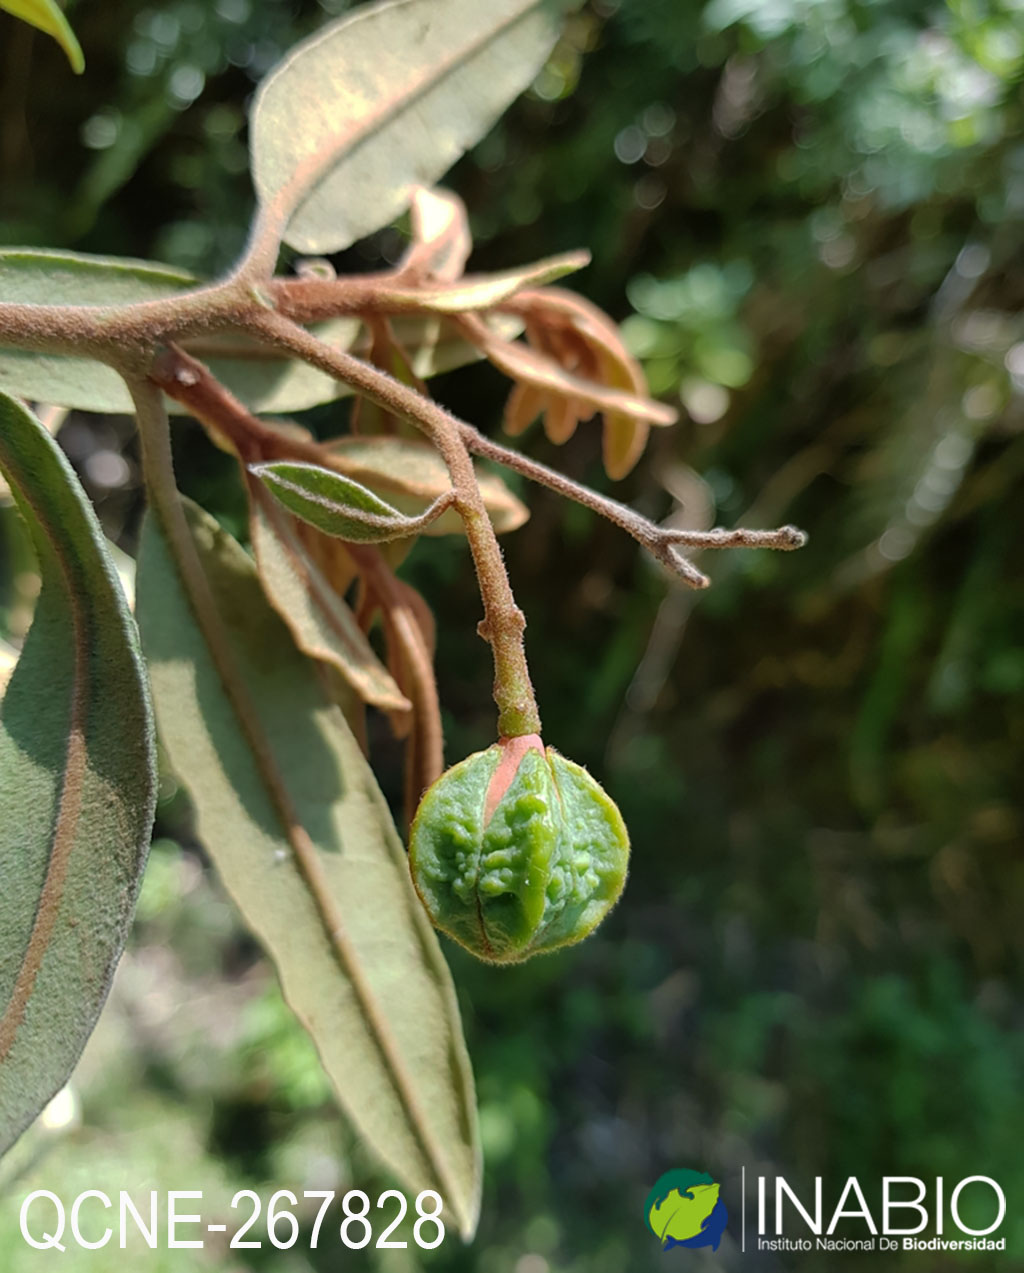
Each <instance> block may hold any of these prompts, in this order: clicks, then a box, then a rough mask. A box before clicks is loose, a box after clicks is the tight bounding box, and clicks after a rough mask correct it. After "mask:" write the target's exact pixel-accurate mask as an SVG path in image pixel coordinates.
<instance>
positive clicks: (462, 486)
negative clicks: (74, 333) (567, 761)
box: [254, 313, 541, 738]
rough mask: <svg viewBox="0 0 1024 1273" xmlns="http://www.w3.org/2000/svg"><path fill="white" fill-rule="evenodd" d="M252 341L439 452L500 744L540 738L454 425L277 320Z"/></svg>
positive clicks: (510, 607) (270, 317)
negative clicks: (463, 547)
mask: <svg viewBox="0 0 1024 1273" xmlns="http://www.w3.org/2000/svg"><path fill="white" fill-rule="evenodd" d="M254 326H255V328H256V330H257V331H258V333H259V334H261V335H263V336H264V337H265V338H266V339H268V340H271V341H273V342H274V343H275V344H277V345H279V346H282V347H284V348H286V349H290V350H291V351H292V352H293V353H295V354H297V355H298V356H299V357H300V358H302V359H303V360H304V361H305V362H308V363H310V364H311V365H312V366H314V367H319V368H320V370H321V371H324V372H326V373H327V374H328V375H330V376H333V377H334V378H335V379H336V380H341V381H344V382H345V383H346V384H348V385H351V386H352V388H353V389H356V390H357V391H358V392H359V393H361V394H364V395H365V396H366V397H367V398H369V399H370V400H371V401H373V402H376V403H377V404H378V405H379V406H381V407H383V408H384V409H385V410H386V411H390V412H392V413H393V414H395V415H398V416H401V417H402V418H403V419H406V420H409V421H410V422H411V423H413V424H414V425H416V426H417V427H418V428H420V429H422V431H423V432H424V433H426V435H427V436H428V437H429V438H430V440H431V441H432V442H433V443H434V445H435V446H436V447H437V449H438V451H440V453H441V456H442V458H443V459H444V462H445V464H446V465H447V467H448V472H449V474H450V475H451V479H452V487H453V489H454V491H455V507H456V509H457V510H458V513H459V516H460V517H461V518H462V522H463V525H464V526H465V529H466V538H467V540H468V541H469V548H470V552H471V553H472V554H473V564H474V565H475V567H476V573H477V578H478V580H479V582H480V595H481V597H482V599H483V605H484V618H483V622H482V623H481V624H480V627H479V632H480V635H481V636H482V637H483V638H484V639H485V640H486V641H488V642H489V643H490V646H491V651H492V654H493V656H494V701H495V703H496V704H497V707H498V733H499V735H500V736H501V737H502V738H516V737H519V736H520V735H522V734H539V733H540V728H541V726H540V713H539V712H538V710H537V702H536V699H535V698H534V694H533V686H532V684H531V682H530V673H529V669H528V668H527V665H526V652H525V650H524V648H523V630H524V629H525V627H526V620H525V618H524V617H523V612H522V611H521V610H520V609H519V607H518V606H517V605H516V602H515V598H514V597H513V595H512V588H511V585H510V584H509V581H508V574H507V573H506V571H505V563H504V561H503V559H502V555H501V548H500V546H499V544H498V538H497V536H496V535H495V533H494V527H493V526H492V525H491V519H490V517H489V516H488V514H487V509H486V507H485V505H484V500H483V496H482V495H481V494H480V488H479V487H478V486H477V481H476V474H475V472H474V471H473V462H472V460H471V459H470V456H469V452H468V451H467V450H466V446H465V443H464V442H463V439H462V435H461V432H460V425H461V422H460V421H459V420H457V419H456V418H455V417H454V416H453V415H450V414H449V413H448V412H447V411H445V410H444V409H443V408H442V407H439V406H438V405H437V403H435V402H432V401H431V400H430V399H429V398H424V397H423V396H422V395H421V394H419V393H417V392H416V391H415V389H410V388H409V387H408V386H407V385H403V384H401V383H400V382H399V381H397V380H395V379H393V378H392V377H391V376H389V375H388V374H387V373H386V372H383V371H380V370H378V369H377V368H376V367H371V366H370V365H369V364H367V363H364V362H361V361H360V360H359V359H358V358H353V357H352V355H351V354H346V353H343V352H342V351H341V350H338V349H335V348H333V347H332V346H330V345H328V344H326V343H325V342H324V341H322V340H320V339H318V338H317V337H316V336H314V335H312V334H311V333H310V332H308V331H306V330H305V328H303V327H300V326H299V325H298V324H297V323H293V322H291V321H290V320H289V319H287V318H282V317H281V316H280V315H278V314H273V313H262V314H260V315H259V316H258V318H257V319H256V321H255V324H254Z"/></svg>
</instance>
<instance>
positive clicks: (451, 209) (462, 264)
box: [398, 186, 473, 283]
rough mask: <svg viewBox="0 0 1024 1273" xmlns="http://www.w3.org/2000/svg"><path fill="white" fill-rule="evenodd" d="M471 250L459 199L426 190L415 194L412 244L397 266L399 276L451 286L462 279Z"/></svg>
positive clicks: (416, 191)
mask: <svg viewBox="0 0 1024 1273" xmlns="http://www.w3.org/2000/svg"><path fill="white" fill-rule="evenodd" d="M472 249H473V240H472V237H471V236H470V233H469V220H468V218H467V216H466V205H465V204H464V203H463V202H462V200H461V199H460V198H459V196H458V195H455V194H452V193H451V191H450V190H428V189H427V187H426V186H420V187H419V188H418V189H416V190H414V191H413V196H412V243H411V244H410V245H409V250H408V251H407V252H406V254H405V256H404V257H403V258H402V260H401V261H400V262H399V264H398V273H399V274H401V275H402V276H403V277H412V278H429V279H434V280H436V281H437V282H438V283H454V282H455V280H456V279H458V278H461V277H462V272H463V270H464V269H465V268H466V262H467V261H468V260H469V254H470V252H471V251H472Z"/></svg>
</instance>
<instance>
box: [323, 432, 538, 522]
mask: <svg viewBox="0 0 1024 1273" xmlns="http://www.w3.org/2000/svg"><path fill="white" fill-rule="evenodd" d="M329 446H330V450H331V457H332V460H333V461H334V462H335V463H336V465H337V467H338V468H339V469H341V470H342V471H343V472H344V473H345V474H346V476H348V477H351V478H353V479H354V480H355V481H357V482H361V483H362V484H363V485H364V486H367V487H369V488H370V490H372V491H374V492H376V493H377V494H379V495H381V496H382V498H385V499H387V501H388V502H389V503H390V504H393V505H394V507H395V508H397V509H398V510H399V512H402V513H406V514H408V515H410V516H416V515H418V514H419V513H422V512H423V510H424V509H425V508H426V506H427V505H428V504H430V503H431V502H432V501H434V500H436V499H437V498H438V497H439V496H441V495H443V494H444V493H445V492H446V491H448V490H450V489H451V484H452V483H451V478H450V476H449V474H448V469H447V467H446V466H445V462H444V460H443V459H442V458H441V456H440V454H439V453H438V451H437V448H436V447H434V446H433V445H432V444H431V443H430V442H426V441H423V440H421V439H419V438H401V437H340V438H336V439H335V440H334V441H333V442H331V443H329ZM477 485H478V486H479V487H480V494H481V495H482V496H483V497H484V505H485V506H486V508H487V512H488V513H489V514H490V518H491V521H492V522H493V524H494V529H495V530H496V531H497V532H498V534H499V535H502V534H506V533H507V532H509V531H513V530H517V529H518V528H519V527H520V526H522V525H523V523H524V522H525V521H526V520H527V518H528V517H529V515H530V511H529V509H528V508H527V507H526V505H525V504H524V503H523V502H522V500H520V499H517V498H516V496H515V495H513V494H512V492H511V491H510V490H509V488H508V487H507V486H506V485H505V483H504V482H503V481H502V479H501V478H500V477H498V476H497V475H496V474H494V473H488V472H485V471H482V470H480V469H478V470H477ZM422 533H423V534H425V535H461V534H463V533H464V527H463V525H462V518H461V517H460V516H459V514H458V513H457V512H456V510H455V509H454V508H449V509H446V510H445V511H444V512H443V513H442V514H441V516H440V517H438V518H437V519H436V521H432V522H431V523H430V524H429V525H428V526H425V527H423V530H422Z"/></svg>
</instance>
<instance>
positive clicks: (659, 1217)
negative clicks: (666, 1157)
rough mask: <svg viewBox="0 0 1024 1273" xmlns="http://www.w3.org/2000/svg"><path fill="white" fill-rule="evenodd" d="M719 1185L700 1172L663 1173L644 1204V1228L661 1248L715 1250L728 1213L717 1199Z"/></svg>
mask: <svg viewBox="0 0 1024 1273" xmlns="http://www.w3.org/2000/svg"><path fill="white" fill-rule="evenodd" d="M720 1188H721V1186H720V1185H719V1184H717V1183H716V1182H715V1181H714V1180H712V1179H711V1177H710V1176H708V1175H705V1174H704V1173H703V1172H701V1171H690V1170H689V1169H688V1168H685V1167H677V1168H676V1169H675V1170H674V1171H666V1172H665V1174H664V1175H663V1176H662V1177H661V1179H660V1180H659V1181H658V1183H657V1184H656V1185H655V1186H654V1188H653V1189H652V1190H651V1192H650V1193H649V1194H648V1195H647V1202H646V1203H645V1204H644V1219H645V1220H646V1222H647V1227H648V1229H650V1231H651V1232H652V1233H653V1234H654V1236H655V1237H656V1238H657V1239H658V1241H659V1242H660V1243H661V1245H662V1249H663V1250H665V1251H667V1250H668V1249H669V1247H673V1246H689V1247H696V1246H709V1247H711V1249H712V1250H713V1251H717V1250H718V1244H719V1242H721V1240H722V1234H723V1233H724V1232H725V1226H726V1224H727V1223H728V1221H729V1213H728V1211H726V1209H725V1203H724V1202H723V1201H722V1200H721V1198H720V1197H719V1196H718V1192H719V1189H720Z"/></svg>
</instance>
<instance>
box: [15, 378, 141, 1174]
mask: <svg viewBox="0 0 1024 1273" xmlns="http://www.w3.org/2000/svg"><path fill="white" fill-rule="evenodd" d="M0 469H3V471H4V473H5V474H6V477H7V480H8V482H9V484H10V487H11V490H12V491H13V493H14V497H15V499H16V500H17V503H18V506H19V508H20V509H21V512H22V514H23V516H24V518H25V521H26V524H27V526H28V529H29V533H30V535H31V538H32V541H33V545H34V547H35V551H36V554H37V556H38V560H39V569H40V573H41V575H42V591H41V593H40V596H39V601H38V604H37V607H36V613H35V619H34V621H33V624H32V627H31V629H30V631H29V634H28V637H27V638H26V641H25V645H24V649H23V651H22V654H21V657H20V659H19V661H18V663H17V666H16V668H15V670H14V673H13V675H12V677H11V681H10V684H9V686H8V688H7V691H6V694H5V695H4V698H3V702H2V704H0V1152H2V1151H3V1150H6V1149H7V1148H8V1147H9V1146H10V1145H11V1144H12V1143H13V1141H14V1140H15V1139H16V1138H17V1137H18V1136H19V1135H20V1133H21V1132H22V1131H23V1130H24V1128H25V1127H26V1126H27V1125H28V1123H29V1122H30V1121H31V1120H32V1119H33V1118H34V1117H35V1115H36V1114H37V1113H38V1112H39V1111H40V1110H41V1109H42V1108H43V1106H44V1105H45V1104H46V1102H47V1101H48V1100H49V1099H50V1098H51V1097H52V1096H53V1094H54V1093H55V1092H56V1091H57V1090H58V1089H59V1088H60V1087H61V1086H63V1084H64V1083H65V1082H66V1081H67V1078H68V1076H69V1074H70V1073H71V1070H72V1068H73V1066H74V1064H75V1062H76V1061H77V1059H78V1056H79V1054H80V1053H81V1050H82V1048H83V1047H84V1045H85V1042H86V1040H87V1039H88V1037H89V1035H90V1034H91V1032H92V1029H93V1026H94V1025H95V1022H96V1018H97V1017H98V1015H99V1012H100V1009H101V1008H102V1006H103V1002H104V1000H105V999H106V995H107V991H108V989H109V986H110V980H111V977H112V976H113V973H114V968H115V966H116V964H117V960H118V958H119V956H120V954H121V950H122V948H123V946H124V942H125V938H126V936H127V932H128V927H129V925H130V922H131V916H132V912H133V910H134V906H135V898H136V893H137V890H138V885H139V881H140V878H141V875H142V870H143V866H144V864H145V858H146V852H147V849H148V846H149V834H150V829H151V826H152V821H153V810H154V802H155V793H156V761H155V750H154V742H153V726H152V714H151V710H150V704H149V695H148V689H147V682H146V678H145V673H144V670H143V666H142V661H141V655H140V652H139V648H138V635H137V632H136V629H135V623H134V620H133V619H132V617H131V614H130V613H129V611H128V608H127V604H126V602H125V599H124V595H123V593H122V590H121V585H120V583H119V582H118V578H117V573H116V571H115V569H114V566H113V563H112V562H111V560H110V557H109V554H108V552H107V549H106V547H105V542H104V539H103V535H102V532H101V530H100V528H99V525H98V523H97V521H96V517H95V515H94V514H93V511H92V508H91V506H90V505H89V503H88V501H87V499H86V497H85V495H84V493H83V492H82V489H81V487H80V486H79V484H78V481H77V479H76V478H75V476H74V474H73V473H72V471H71V469H70V467H69V465H68V463H67V461H66V460H65V459H64V457H63V454H62V453H61V451H60V450H59V448H58V447H57V445H56V444H55V443H54V441H53V440H52V438H51V437H50V435H49V434H48V433H47V432H46V430H45V429H44V428H43V426H42V425H41V424H40V423H39V422H38V421H37V420H36V419H35V417H34V416H32V415H31V413H30V412H29V411H27V410H26V409H25V408H24V407H23V406H22V405H21V404H20V403H17V402H15V401H14V400H13V399H11V398H8V397H7V396H6V395H4V394H0Z"/></svg>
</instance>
